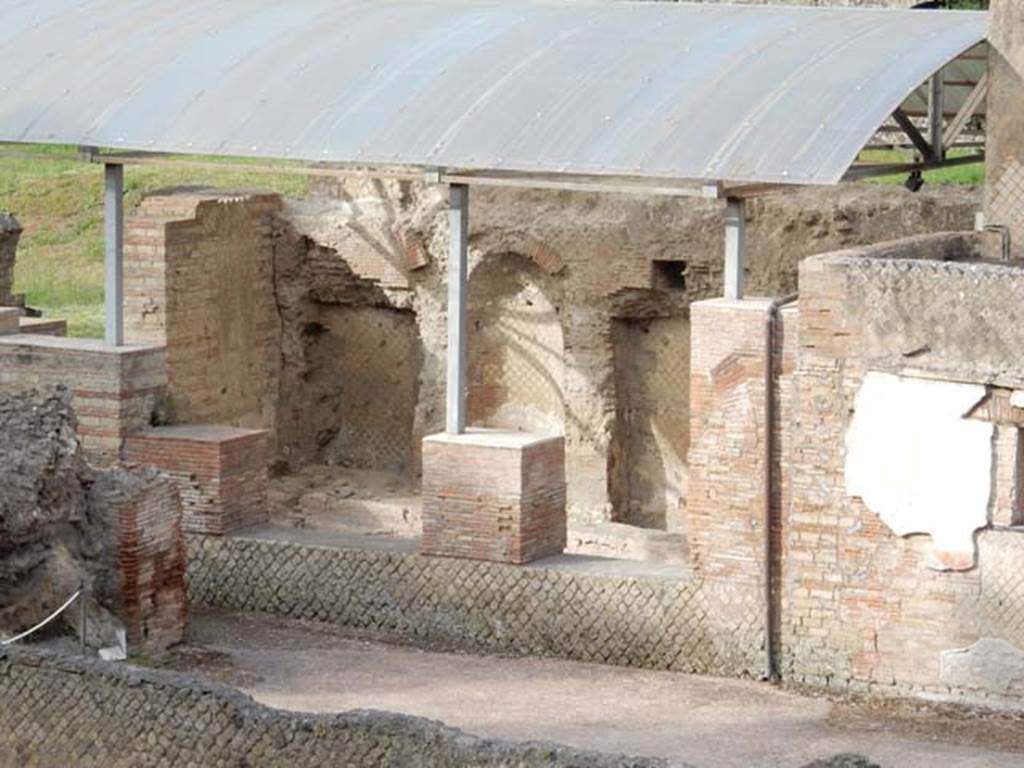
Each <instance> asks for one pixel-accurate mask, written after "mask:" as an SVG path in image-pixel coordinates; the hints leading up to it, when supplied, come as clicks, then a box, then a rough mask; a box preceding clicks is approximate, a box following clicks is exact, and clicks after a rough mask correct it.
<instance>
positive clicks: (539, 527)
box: [420, 429, 566, 563]
mask: <svg viewBox="0 0 1024 768" xmlns="http://www.w3.org/2000/svg"><path fill="white" fill-rule="evenodd" d="M565 540H566V530H565V441H564V440H563V439H562V438H561V437H545V436H538V435H530V434H527V433H524V432H512V431H506V430H497V429H471V430H470V431H468V432H467V433H466V434H464V435H431V436H430V437H427V438H425V439H424V441H423V538H422V540H421V543H420V552H421V553H423V554H426V555H442V556H447V557H462V558H468V559H475V560H496V561H498V562H504V563H527V562H530V561H531V560H536V559H537V558H540V557H544V556H546V555H557V554H560V553H561V552H562V550H563V549H564V548H565Z"/></svg>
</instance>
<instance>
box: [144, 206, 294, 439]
mask: <svg viewBox="0 0 1024 768" xmlns="http://www.w3.org/2000/svg"><path fill="white" fill-rule="evenodd" d="M279 207H280V199H279V198H278V197H277V196H276V195H270V194H256V193H230V192H215V191H211V190H198V191H197V190H191V189H189V190H182V191H178V192H174V191H171V192H168V193H165V194H155V195H152V196H150V197H147V198H146V199H145V200H144V201H143V203H142V206H141V207H140V209H139V211H138V212H137V213H136V214H135V215H133V216H131V217H129V218H128V220H127V222H126V228H125V266H124V281H125V338H126V339H127V340H128V341H130V342H143V341H144V342H149V343H155V344H161V345H164V346H165V347H166V349H167V368H168V382H167V395H168V398H169V400H170V413H169V417H170V418H171V419H172V420H174V421H178V422H183V423H212V424H226V425H232V426H240V427H249V428H262V429H269V430H271V431H273V429H274V427H275V418H276V402H277V381H278V367H279V365H280V319H279V317H278V313H277V302H276V299H275V294H274V258H273V246H272V242H271V232H272V223H271V215H272V214H273V213H274V212H275V211H277V210H278V209H279Z"/></svg>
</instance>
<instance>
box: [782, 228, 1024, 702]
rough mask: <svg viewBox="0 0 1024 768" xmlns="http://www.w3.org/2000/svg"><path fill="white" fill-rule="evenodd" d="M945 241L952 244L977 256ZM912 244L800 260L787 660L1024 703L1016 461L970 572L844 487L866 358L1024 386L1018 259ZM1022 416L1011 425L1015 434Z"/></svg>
mask: <svg viewBox="0 0 1024 768" xmlns="http://www.w3.org/2000/svg"><path fill="white" fill-rule="evenodd" d="M936 242H941V238H940V239H939V240H938V241H935V242H933V243H932V244H933V245H935V244H936ZM946 243H947V245H949V246H950V249H949V252H948V253H947V257H950V258H952V257H955V256H956V255H958V254H959V255H960V256H964V255H967V256H970V255H971V254H970V251H969V249H968V250H967V251H966V252H965V249H964V248H963V245H964V244H963V243H962V242H961V243H960V244H959V245H957V244H956V243H955V242H954V241H952V240H947V241H946ZM904 245H906V244H904ZM903 250H904V249H903V248H902V247H890V246H888V245H883V246H880V247H878V248H876V249H870V250H866V251H865V250H861V251H856V252H843V253H838V254H828V255H824V256H820V257H816V258H813V259H809V260H807V261H805V262H804V264H803V266H802V268H801V284H800V287H801V299H800V330H799V353H798V360H799V363H798V366H799V368H798V376H799V394H798V402H797V405H796V408H795V409H794V410H793V411H792V412H791V414H790V415H789V417H788V418H787V419H786V423H790V424H794V425H795V427H794V431H793V433H792V435H791V436H790V438H789V439H792V440H793V441H794V443H795V449H794V454H793V461H792V464H791V466H790V467H789V469H788V470H787V472H788V474H789V475H790V476H791V482H792V497H791V501H790V503H789V504H788V505H787V506H786V508H785V511H784V516H783V521H782V522H783V539H782V563H783V566H782V568H783V576H782V579H783V583H784V591H783V594H782V596H781V599H782V602H781V615H782V626H781V637H782V662H783V672H784V674H785V676H786V677H788V678H790V679H795V680H802V681H805V682H809V683H812V684H815V685H835V686H853V687H859V688H868V689H874V690H882V691H899V692H904V693H906V692H910V693H917V692H928V693H934V694H940V695H966V696H969V697H973V698H983V697H991V698H993V699H1000V698H1007V699H1014V698H1016V699H1018V700H1019V697H1020V695H1021V693H1022V692H1024V643H1022V641H1021V638H1022V637H1024V635H1022V634H1021V632H1020V626H1021V621H1022V617H1024V589H1022V588H1021V584H1022V583H1024V530H1022V529H1020V528H1013V527H1005V526H1006V525H1007V524H1012V523H1013V522H1014V520H1013V517H1012V515H1010V514H1007V513H1006V512H1005V511H1004V512H1002V513H1000V512H999V504H1000V503H1001V502H1000V501H999V500H1000V499H1001V498H1004V499H1005V498H1006V497H1008V496H1009V495H1011V494H1012V493H1013V491H1014V490H1015V489H1013V488H1011V487H1009V486H1008V485H1007V484H1008V483H1009V484H1016V483H1018V482H1019V477H1016V476H1015V475H1016V473H1014V472H1012V471H1011V472H1009V473H1006V472H1005V467H1004V471H1003V472H997V474H998V475H999V476H998V477H997V478H996V485H997V487H996V490H995V491H994V493H993V503H992V509H991V510H990V527H989V529H987V530H983V531H981V532H980V533H978V534H977V566H976V567H973V568H968V569H967V570H961V571H942V570H934V569H933V568H932V567H931V564H932V562H933V560H932V557H931V553H932V543H931V537H929V536H927V535H916V536H908V537H901V536H898V535H896V534H895V533H894V532H893V530H892V529H890V527H889V526H888V525H887V524H886V523H885V522H884V521H883V520H882V519H881V518H880V517H879V515H878V514H876V513H875V512H873V511H872V510H871V509H869V508H868V507H867V506H866V505H865V504H864V502H863V500H862V499H861V498H859V497H857V496H849V495H848V494H847V491H846V485H845V470H844V462H845V457H846V444H845V440H846V434H847V429H848V427H849V425H850V423H851V417H852V415H853V414H854V403H855V397H856V395H857V393H858V391H859V390H860V388H861V384H862V382H863V381H864V377H865V376H866V374H867V373H868V372H869V371H876V372H884V373H890V374H902V375H907V376H913V377H919V378H921V379H923V380H939V381H955V382H967V383H973V384H983V385H986V386H988V387H989V392H990V393H991V396H992V397H995V396H997V395H999V393H1000V392H1004V393H1005V392H1006V391H1007V390H1000V389H999V387H1016V386H1020V383H1021V374H1020V370H1019V366H1018V365H1017V361H1019V360H1020V359H1021V355H1022V354H1024V334H1022V333H1021V330H1020V327H1019V325H1018V324H1017V323H1015V322H1013V321H1012V320H1011V317H1012V309H1011V308H1012V307H1016V306H1019V305H1020V300H1021V295H1020V294H1021V292H1022V291H1024V270H1021V269H1019V268H1016V267H1010V266H1006V265H998V264H991V263H988V264H985V263H960V262H956V261H939V260H916V259H907V258H899V256H900V255H901V254H903ZM910 250H911V252H912V251H913V250H915V249H914V248H912V247H911V248H910ZM917 250H919V249H917ZM940 250H941V249H940ZM904 255H905V254H904ZM993 385H998V386H995V387H994V386H993ZM992 402H993V403H994V402H995V401H992ZM994 410H996V406H995V405H994V404H993V405H988V406H986V411H989V412H993V411H994ZM1004 410H1005V409H1004ZM975 417H976V418H988V417H990V416H986V415H985V414H982V413H979V414H977V415H976V416H975ZM1019 423H1020V422H1019V419H1018V421H1017V426H1014V425H1013V424H1012V423H1011V422H1004V425H1005V426H1006V427H1007V428H1008V429H1012V430H1013V432H1017V431H1019V430H1018V427H1019ZM1013 432H1011V434H1010V441H1011V442H1012V439H1013V438H1014V437H1015V436H1016V435H1014V434H1013ZM784 434H785V433H784ZM1004 440H1005V436H1004V438H1002V439H1000V440H996V441H995V448H996V449H997V450H999V445H1000V443H1001V442H1003V441H1004ZM1013 463H1015V462H1013ZM999 464H1000V462H999V461H998V459H997V461H996V466H997V468H998V466H999ZM1011 469H1012V468H1011ZM1003 475H1010V476H1009V477H1004V476H1003ZM1002 503H1003V504H1005V502H1002ZM1000 514H1001V515H1002V517H1000ZM1000 523H1001V524H1002V526H1004V527H1000Z"/></svg>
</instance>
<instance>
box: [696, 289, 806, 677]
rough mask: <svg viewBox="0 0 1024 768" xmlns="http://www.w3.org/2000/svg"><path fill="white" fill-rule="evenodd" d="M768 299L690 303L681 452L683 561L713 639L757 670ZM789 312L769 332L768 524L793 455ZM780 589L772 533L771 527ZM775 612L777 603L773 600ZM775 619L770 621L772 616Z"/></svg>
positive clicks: (792, 312)
mask: <svg viewBox="0 0 1024 768" xmlns="http://www.w3.org/2000/svg"><path fill="white" fill-rule="evenodd" d="M771 301H772V300H771V299H743V300H740V301H731V300H726V299H713V300H710V301H701V302H697V303H695V304H691V305H690V325H691V341H690V344H691V349H690V451H689V476H690V481H689V495H688V498H687V507H686V515H687V519H686V536H687V540H688V543H689V551H690V557H691V561H692V563H693V566H694V569H695V571H696V572H697V574H698V576H699V577H700V578H701V580H702V585H703V591H704V593H705V596H706V599H707V600H708V602H709V604H710V605H713V606H714V611H713V613H712V614H709V617H708V621H709V624H710V626H711V627H712V628H713V630H714V631H715V632H716V633H722V634H725V635H728V636H730V637H733V638H734V639H736V645H737V647H739V648H742V649H743V654H742V658H741V659H738V660H737V661H736V662H735V663H736V664H738V665H739V666H740V667H741V668H746V669H748V670H749V672H750V673H751V674H760V673H761V672H762V671H763V670H764V664H765V659H764V656H763V650H759V649H763V642H764V622H765V601H764V565H763V564H764V546H765V472H766V463H765V459H766V455H765V440H766V439H767V433H768V430H767V429H766V427H765V362H766V348H765V347H766V343H767V338H766V324H767V318H768V311H769V308H770V306H771ZM796 319H797V312H796V308H795V307H790V308H787V309H784V310H783V311H782V312H780V319H779V321H778V322H777V324H776V332H775V348H774V355H775V362H774V366H775V369H774V370H775V373H776V378H775V382H774V387H775V403H776V408H775V419H774V425H773V430H772V440H773V442H774V449H775V458H774V462H773V463H774V465H775V492H774V493H773V494H772V497H771V499H770V503H771V505H772V514H773V518H774V519H775V520H776V521H777V520H779V519H780V517H781V507H782V506H783V505H784V504H785V503H786V497H787V496H788V476H787V475H786V474H785V473H784V472H783V471H782V470H783V468H784V467H786V465H787V463H788V457H789V454H790V452H791V450H792V440H791V438H790V434H791V433H790V429H789V425H790V423H791V421H792V414H793V409H794V400H795V392H796V377H795V372H794V368H795V361H796V354H795V351H796V334H795V328H796ZM772 536H773V544H774V550H775V553H776V556H775V557H774V558H773V563H772V566H773V574H774V580H775V585H776V590H775V591H776V594H778V592H779V589H778V585H779V566H780V557H779V554H778V553H779V551H780V540H781V536H780V532H779V530H778V528H777V526H773V531H772ZM775 604H776V606H777V605H778V603H777V602H776V603H775ZM777 618H778V617H776V619H777Z"/></svg>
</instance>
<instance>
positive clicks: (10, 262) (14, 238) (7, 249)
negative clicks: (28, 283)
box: [0, 212, 21, 307]
mask: <svg viewBox="0 0 1024 768" xmlns="http://www.w3.org/2000/svg"><path fill="white" fill-rule="evenodd" d="M20 238H21V225H20V224H19V223H18V220H17V219H15V218H14V217H13V216H11V215H10V214H8V213H3V212H0V307H2V306H4V305H11V304H16V303H17V302H16V301H15V300H14V296H13V293H14V261H15V257H16V256H17V252H18V240H19V239H20Z"/></svg>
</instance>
